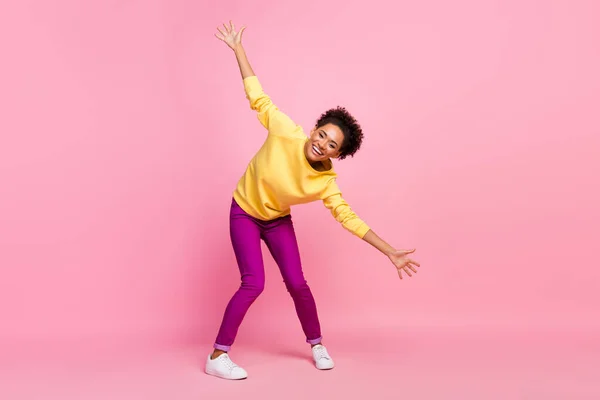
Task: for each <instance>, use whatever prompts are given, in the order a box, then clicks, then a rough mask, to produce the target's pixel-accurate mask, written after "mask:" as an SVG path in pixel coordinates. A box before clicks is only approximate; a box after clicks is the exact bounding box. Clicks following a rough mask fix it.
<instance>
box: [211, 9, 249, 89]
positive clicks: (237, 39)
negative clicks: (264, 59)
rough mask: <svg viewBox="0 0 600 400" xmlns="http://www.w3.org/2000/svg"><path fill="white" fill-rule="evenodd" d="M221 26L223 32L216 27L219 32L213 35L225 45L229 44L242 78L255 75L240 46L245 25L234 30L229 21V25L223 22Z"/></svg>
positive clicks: (242, 47)
mask: <svg viewBox="0 0 600 400" xmlns="http://www.w3.org/2000/svg"><path fill="white" fill-rule="evenodd" d="M223 28H224V30H225V32H223V31H222V30H221V29H220V28H217V30H218V31H219V33H218V34H217V33H215V36H216V37H217V39H219V40H222V41H223V42H225V43H226V44H227V46H229V48H230V49H231V50H233V52H234V53H235V58H236V59H237V62H238V66H239V67H240V73H241V74H242V79H246V78H249V77H251V76H255V74H254V71H253V70H252V66H251V65H250V62H249V61H248V56H246V51H245V50H244V46H242V35H243V34H244V30H245V29H246V27H245V26H242V28H241V29H240V30H239V31H238V32H236V31H235V26H234V25H233V22H231V21H229V26H227V25H225V24H223Z"/></svg>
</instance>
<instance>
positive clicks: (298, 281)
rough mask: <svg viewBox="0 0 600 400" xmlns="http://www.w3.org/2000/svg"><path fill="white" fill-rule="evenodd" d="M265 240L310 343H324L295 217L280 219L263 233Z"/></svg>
mask: <svg viewBox="0 0 600 400" xmlns="http://www.w3.org/2000/svg"><path fill="white" fill-rule="evenodd" d="M263 239H264V240H265V243H266V244H267V247H268V248H269V251H270V252H271V254H272V256H273V258H274V259H275V262H276V263H277V265H278V266H279V270H280V271H281V275H282V277H283V281H284V282H285V285H286V288H287V290H288V292H289V293H290V295H291V296H292V299H293V301H294V306H295V307H296V314H297V315H298V319H299V320H300V324H301V325H302V330H303V331H304V334H305V335H306V341H307V342H308V343H311V344H316V343H319V342H320V341H321V326H320V323H319V317H318V314H317V305H316V303H315V299H314V297H313V295H312V292H311V290H310V288H309V286H308V284H307V282H306V279H304V273H303V272H302V263H301V260H300V251H299V249H298V242H297V240H296V233H295V231H294V225H293V223H292V219H291V216H289V215H288V216H287V217H284V218H280V219H278V220H276V221H273V222H272V223H270V224H269V226H268V228H267V229H265V230H264V231H263Z"/></svg>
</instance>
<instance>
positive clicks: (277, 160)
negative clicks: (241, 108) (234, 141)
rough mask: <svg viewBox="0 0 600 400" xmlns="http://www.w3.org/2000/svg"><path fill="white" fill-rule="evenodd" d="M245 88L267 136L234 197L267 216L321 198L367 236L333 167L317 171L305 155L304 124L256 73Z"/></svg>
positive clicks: (342, 219)
mask: <svg viewBox="0 0 600 400" xmlns="http://www.w3.org/2000/svg"><path fill="white" fill-rule="evenodd" d="M244 89H245V91H246V98H247V99H248V100H249V101H250V108H251V109H252V110H255V111H256V112H257V113H258V120H259V121H260V122H261V124H262V125H263V126H264V127H265V128H266V129H267V131H268V135H267V138H266V140H265V142H264V144H263V146H262V147H261V148H260V150H258V152H257V153H256V155H255V156H254V157H253V158H252V160H251V161H250V163H249V164H248V167H247V168H246V172H245V173H244V175H243V176H242V177H241V179H240V180H239V182H238V184H237V187H236V189H235V191H234V192H233V198H234V199H235V201H236V202H237V203H238V204H239V206H240V207H241V208H242V209H243V210H244V211H246V212H247V213H248V214H249V215H251V216H253V217H254V218H257V219H260V220H263V221H269V220H272V219H275V218H278V217H282V216H285V215H288V214H290V212H291V206H294V205H297V204H303V203H309V202H313V201H317V200H322V201H323V204H324V205H325V207H327V208H328V209H329V210H330V211H331V213H332V215H333V216H334V218H335V219H336V220H337V221H338V222H339V223H341V224H342V226H343V227H344V228H346V229H347V230H348V231H350V232H352V233H353V234H354V235H356V236H358V237H360V238H363V237H364V236H365V234H366V233H367V231H368V230H369V227H368V226H367V224H366V223H365V222H364V221H362V220H361V219H360V218H359V217H358V216H357V215H356V214H355V213H354V212H353V211H352V209H351V208H350V206H349V205H348V203H346V201H345V200H344V199H343V197H342V193H341V191H340V189H339V187H338V185H337V183H336V177H337V174H336V173H335V172H334V170H333V166H332V167H331V169H330V170H328V171H317V170H315V169H314V168H313V167H312V166H311V165H310V163H309V162H308V160H307V159H306V156H305V154H304V145H305V143H306V141H307V140H309V138H308V136H307V135H306V134H305V133H304V131H303V129H302V127H300V126H298V125H296V124H295V123H294V122H293V121H292V120H291V119H290V118H289V117H288V116H287V115H285V114H284V113H282V112H281V111H280V110H279V109H278V108H277V106H275V104H273V102H272V101H271V99H270V97H269V96H268V95H267V94H265V93H264V92H263V89H262V86H261V84H260V82H259V80H258V78H257V77H256V76H251V77H248V78H246V79H244Z"/></svg>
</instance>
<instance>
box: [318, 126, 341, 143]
mask: <svg viewBox="0 0 600 400" xmlns="http://www.w3.org/2000/svg"><path fill="white" fill-rule="evenodd" d="M321 132H323V133H324V134H325V136H329V135H327V132H325V131H324V130H323V129H321ZM329 140H331V141H332V142H333V143H335V145H336V146H339V145H338V144H337V142H336V141H335V140H333V139H329Z"/></svg>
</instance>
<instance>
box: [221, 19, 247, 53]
mask: <svg viewBox="0 0 600 400" xmlns="http://www.w3.org/2000/svg"><path fill="white" fill-rule="evenodd" d="M223 28H224V32H223V31H222V30H221V29H220V28H217V30H218V31H219V33H215V36H216V37H217V39H219V40H222V41H223V42H225V43H226V44H227V46H229V47H230V48H231V49H232V50H235V49H236V48H237V47H239V46H241V44H242V35H243V33H244V30H245V29H246V27H245V26H242V28H241V29H240V30H239V31H237V32H236V30H235V26H234V25H233V22H231V21H229V26H227V25H225V24H223Z"/></svg>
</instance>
